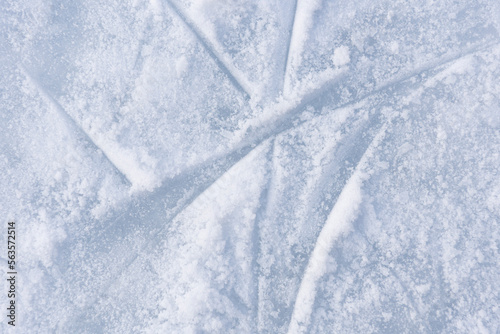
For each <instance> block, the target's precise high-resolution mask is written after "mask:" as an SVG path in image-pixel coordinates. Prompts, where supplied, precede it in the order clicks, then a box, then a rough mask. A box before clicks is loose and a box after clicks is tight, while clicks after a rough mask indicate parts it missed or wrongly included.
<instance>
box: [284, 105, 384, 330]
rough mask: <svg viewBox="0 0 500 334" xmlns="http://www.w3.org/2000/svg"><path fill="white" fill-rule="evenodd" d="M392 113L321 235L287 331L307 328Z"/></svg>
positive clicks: (350, 221) (302, 282)
mask: <svg viewBox="0 0 500 334" xmlns="http://www.w3.org/2000/svg"><path fill="white" fill-rule="evenodd" d="M393 116H394V113H393V114H392V115H391V117H389V119H387V120H386V121H385V123H384V124H383V125H382V127H381V129H380V130H379V132H378V133H377V134H376V136H375V137H374V138H373V140H372V141H371V142H370V144H369V145H368V147H367V148H366V150H365V152H364V153H363V155H362V156H361V159H360V161H359V163H358V165H357V166H356V169H355V171H354V173H353V174H352V175H351V177H350V178H349V181H347V183H346V185H345V186H344V188H343V189H342V192H341V193H340V195H339V197H338V199H337V202H336V203H335V206H334V207H333V209H332V211H331V213H330V215H329V216H328V218H327V220H326V223H325V225H324V226H323V228H322V230H321V232H320V234H319V236H318V239H317V241H316V244H315V246H314V250H313V252H312V254H311V256H310V257H309V261H308V264H307V267H306V270H305V273H304V276H303V277H302V280H301V284H300V287H299V291H298V293H297V297H296V299H295V305H294V309H293V313H292V318H291V320H290V325H289V328H288V333H303V332H306V331H307V328H308V325H309V322H310V317H311V314H312V308H313V305H314V301H315V299H316V293H317V289H318V287H317V285H318V281H319V280H320V279H321V277H322V276H323V275H324V274H325V272H326V270H327V263H328V258H329V256H330V255H329V253H330V251H331V250H332V248H333V245H334V242H335V241H336V240H337V239H338V238H339V237H341V236H342V235H345V234H346V233H348V232H349V230H350V228H351V226H350V225H351V223H352V222H353V221H354V220H355V219H356V217H357V215H358V210H359V206H360V205H361V202H362V199H363V194H362V190H361V187H362V185H363V183H364V182H365V181H366V180H367V179H368V178H369V177H370V174H371V171H370V170H369V169H368V159H370V158H371V157H372V156H373V154H374V150H375V149H376V148H377V147H378V145H379V144H380V143H381V141H382V140H383V138H384V136H385V132H386V130H387V128H388V124H390V120H391V119H392V117H393Z"/></svg>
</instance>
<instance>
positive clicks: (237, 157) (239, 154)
mask: <svg viewBox="0 0 500 334" xmlns="http://www.w3.org/2000/svg"><path fill="white" fill-rule="evenodd" d="M257 148H258V149H262V148H263V146H262V145H260V146H258V147H256V148H254V147H250V146H249V147H246V148H245V149H244V150H242V151H236V152H233V153H231V154H229V155H226V156H224V157H222V158H221V159H219V160H218V161H215V162H214V161H211V162H210V163H207V164H204V165H203V166H202V167H200V168H198V169H193V170H192V171H190V172H189V174H191V177H194V178H196V177H198V176H199V175H200V174H203V173H200V169H204V168H207V169H208V170H210V169H211V167H212V166H213V165H214V164H215V165H217V164H221V165H222V167H221V168H222V173H220V174H218V173H217V172H216V174H218V175H217V176H215V177H213V178H210V177H208V178H209V179H210V180H209V183H208V184H203V181H202V186H201V187H200V188H201V189H199V188H198V189H197V190H195V191H194V192H191V193H190V194H189V195H188V197H187V198H184V199H182V198H181V199H180V201H183V202H184V203H182V204H180V205H178V207H177V208H176V209H175V210H174V211H173V212H172V213H171V214H170V217H166V219H165V220H164V224H162V225H156V226H153V227H152V228H151V229H150V230H149V231H148V233H147V236H148V237H149V236H156V235H165V234H166V232H167V229H168V228H170V223H171V222H172V221H174V220H175V219H176V218H177V217H178V216H179V215H180V214H181V213H182V212H183V211H184V210H185V209H186V208H188V207H189V206H190V205H192V204H193V202H195V201H196V200H197V199H200V198H201V199H202V200H203V196H204V193H205V192H206V191H207V189H209V188H210V187H213V186H214V185H215V184H216V183H217V182H220V180H221V179H223V178H224V177H227V176H225V175H227V173H228V172H229V170H230V169H231V168H232V167H233V166H235V165H237V163H238V162H239V161H241V160H242V159H244V158H245V157H247V156H248V155H249V154H251V153H252V152H254V151H255V149H257ZM221 161H222V162H221ZM217 169H218V168H217ZM186 174H187V173H185V174H183V175H179V176H178V177H176V179H183V178H185V177H190V176H187V175H186ZM189 183H191V182H189ZM194 183H195V184H196V183H197V182H194ZM170 186H171V185H170V183H165V184H164V185H163V186H162V187H160V188H159V189H157V190H156V191H155V192H154V193H153V195H151V196H148V197H145V198H143V199H142V200H141V202H142V201H145V202H147V201H149V200H150V199H151V197H156V198H157V199H156V200H155V201H154V203H156V205H157V206H158V207H161V206H162V204H163V203H161V202H159V198H160V197H161V196H162V193H164V192H165V191H166V189H167V188H169V187H170ZM150 211H155V210H150ZM167 214H168V213H167ZM124 215H125V213H122V214H120V215H119V216H118V217H117V218H116V219H115V220H114V221H113V223H112V224H108V225H109V226H108V227H107V228H106V229H104V230H103V231H102V233H99V234H98V235H96V239H95V240H94V243H95V244H96V245H98V246H101V247H104V244H103V243H102V242H101V241H102V239H101V238H105V237H106V235H109V233H108V234H106V233H105V232H106V231H107V230H108V229H111V228H112V227H113V226H117V224H118V223H120V221H121V218H123V216H124ZM142 219H143V220H147V219H144V217H142ZM149 227H151V226H149ZM162 241H164V239H162V238H155V239H153V240H152V241H150V242H147V243H145V244H143V246H142V248H141V249H139V250H138V251H137V252H134V253H133V254H130V255H129V256H126V257H125V259H124V261H123V262H122V263H121V265H120V267H119V268H116V270H113V268H108V269H107V270H108V272H110V275H109V277H108V278H105V279H103V282H102V285H101V286H100V288H99V289H96V290H95V291H94V295H93V296H90V297H89V299H88V300H87V301H86V302H85V304H84V306H81V307H79V310H78V311H76V312H75V314H74V316H72V319H78V318H79V317H80V316H81V315H82V314H84V313H85V312H86V311H88V310H90V309H91V308H92V305H93V304H95V302H96V301H97V300H98V299H99V295H102V294H105V293H106V291H108V290H109V289H110V288H111V286H112V284H113V283H114V282H115V280H116V279H118V278H119V277H121V276H122V275H123V274H124V273H125V272H126V271H127V270H128V268H130V267H131V266H132V265H133V264H134V263H136V261H137V260H138V259H141V260H143V257H144V256H149V255H148V254H151V252H153V251H154V249H156V247H157V246H158V244H159V243H161V242H162ZM108 246H109V245H108ZM146 262H147V259H146ZM111 271H113V272H111Z"/></svg>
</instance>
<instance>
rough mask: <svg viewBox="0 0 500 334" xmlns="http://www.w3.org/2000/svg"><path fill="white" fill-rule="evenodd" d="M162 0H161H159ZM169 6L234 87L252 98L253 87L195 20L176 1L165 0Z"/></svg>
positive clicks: (246, 96)
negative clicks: (206, 35) (205, 34)
mask: <svg viewBox="0 0 500 334" xmlns="http://www.w3.org/2000/svg"><path fill="white" fill-rule="evenodd" d="M158 1H160V0H158ZM164 2H165V3H166V4H167V6H168V7H170V8H171V9H172V11H173V12H174V13H175V14H177V16H178V17H179V18H180V19H181V20H182V21H183V22H184V24H185V25H186V26H187V28H188V29H189V30H191V31H192V32H193V35H194V36H195V37H196V39H198V41H199V42H200V43H201V45H203V47H204V48H205V49H206V50H207V52H208V53H209V54H210V56H211V57H212V59H213V60H214V61H215V63H216V64H217V66H219V68H220V69H221V71H222V72H223V73H224V74H226V76H227V77H228V79H229V80H230V81H231V83H232V84H233V85H234V87H235V88H236V89H237V90H238V91H240V92H241V93H242V94H244V96H245V98H246V99H247V100H249V99H251V98H252V96H253V95H254V94H253V92H254V89H253V87H252V86H251V85H250V84H249V83H248V82H247V80H246V79H245V78H244V76H243V75H242V74H241V73H239V71H238V70H237V69H236V68H235V67H234V66H233V65H232V64H231V63H230V62H229V61H227V60H226V59H225V57H223V55H221V53H220V52H219V51H218V50H217V48H216V47H215V46H214V45H213V44H212V43H211V42H210V41H209V40H208V38H206V37H205V36H204V34H203V32H202V31H201V29H199V28H198V27H197V26H196V24H195V23H194V22H192V21H191V20H190V19H189V17H188V16H187V15H186V14H185V13H184V12H183V11H182V10H181V9H180V8H179V6H177V4H175V1H172V0H164Z"/></svg>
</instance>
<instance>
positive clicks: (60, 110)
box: [18, 64, 132, 186]
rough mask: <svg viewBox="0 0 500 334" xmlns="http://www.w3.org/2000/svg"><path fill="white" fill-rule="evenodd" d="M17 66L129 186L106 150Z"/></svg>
mask: <svg viewBox="0 0 500 334" xmlns="http://www.w3.org/2000/svg"><path fill="white" fill-rule="evenodd" d="M18 68H19V69H20V71H21V72H22V73H23V74H24V75H25V77H26V78H27V79H28V81H29V82H30V83H31V84H32V85H33V86H34V87H35V88H36V89H37V90H38V92H39V93H40V95H41V96H42V98H44V99H45V100H46V102H47V103H48V104H49V105H51V106H52V107H53V108H54V110H55V111H56V112H57V113H58V114H59V116H60V117H61V118H62V119H64V120H65V121H66V125H67V126H68V127H70V128H72V129H74V130H75V131H74V133H78V132H79V133H81V134H82V135H83V137H84V138H85V139H86V141H87V142H88V143H89V144H90V145H91V146H92V147H93V148H95V150H96V151H98V152H101V153H102V156H103V157H104V159H105V160H106V161H108V162H109V164H110V165H111V166H112V167H113V168H114V169H115V170H116V172H117V173H118V174H119V175H120V177H121V178H122V180H123V181H124V182H125V183H126V184H127V185H129V186H131V185H132V182H131V181H130V180H129V178H128V177H127V175H126V174H125V173H124V172H123V171H122V170H121V169H120V168H118V166H117V164H116V163H114V162H113V161H112V160H111V159H110V157H109V155H108V154H107V153H106V151H105V150H104V149H103V148H102V147H101V146H99V145H97V143H96V141H95V140H94V139H92V137H91V136H90V135H89V134H88V133H87V132H86V131H85V130H84V129H83V128H82V127H81V126H79V125H78V123H77V122H76V121H75V119H74V118H73V117H71V115H70V114H69V113H68V112H67V111H66V110H65V109H64V108H63V107H62V106H61V104H59V102H57V101H56V99H55V98H53V97H52V95H51V94H50V93H49V92H48V91H47V90H46V89H45V88H44V87H43V86H42V85H41V84H40V82H39V81H38V80H37V79H36V78H35V77H34V76H32V75H31V74H30V73H29V71H28V70H27V69H26V68H25V67H24V65H22V64H18Z"/></svg>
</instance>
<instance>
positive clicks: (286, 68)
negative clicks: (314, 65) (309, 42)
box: [282, 0, 299, 94]
mask: <svg viewBox="0 0 500 334" xmlns="http://www.w3.org/2000/svg"><path fill="white" fill-rule="evenodd" d="M298 2H299V0H295V2H294V7H293V18H292V24H291V27H290V33H289V34H290V37H289V40H288V45H287V48H286V53H285V55H286V58H285V68H284V69H283V79H282V91H283V94H284V93H285V91H288V90H286V89H285V87H287V86H289V85H290V84H289V82H288V81H287V73H288V71H289V70H288V67H289V64H290V50H291V44H292V39H293V32H294V26H295V18H296V17H297V4H298Z"/></svg>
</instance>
